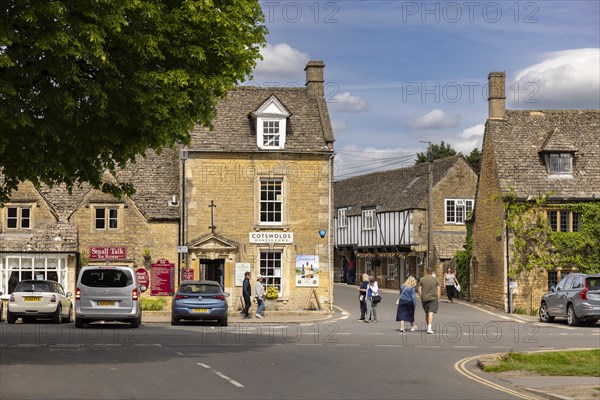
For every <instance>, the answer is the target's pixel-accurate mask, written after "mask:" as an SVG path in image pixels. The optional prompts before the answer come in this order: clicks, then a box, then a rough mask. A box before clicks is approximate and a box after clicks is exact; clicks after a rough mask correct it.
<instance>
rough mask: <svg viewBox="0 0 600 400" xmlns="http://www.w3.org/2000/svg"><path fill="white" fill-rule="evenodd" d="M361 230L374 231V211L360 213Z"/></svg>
mask: <svg viewBox="0 0 600 400" xmlns="http://www.w3.org/2000/svg"><path fill="white" fill-rule="evenodd" d="M362 229H363V230H365V231H366V230H372V229H375V210H363V211H362Z"/></svg>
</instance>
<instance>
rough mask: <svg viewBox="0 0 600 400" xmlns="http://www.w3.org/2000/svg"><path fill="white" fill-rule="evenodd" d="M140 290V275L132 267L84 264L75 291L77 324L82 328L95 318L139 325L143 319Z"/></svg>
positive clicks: (96, 319) (133, 325) (132, 325)
mask: <svg viewBox="0 0 600 400" xmlns="http://www.w3.org/2000/svg"><path fill="white" fill-rule="evenodd" d="M141 289H142V290H141V291H144V290H145V288H141ZM140 293H141V292H140V288H139V287H138V281H137V276H136V274H135V272H134V271H133V269H132V268H130V267H127V266H100V267H83V268H82V269H81V271H80V272H79V277H78V278H77V287H76V290H75V326H76V327H77V328H83V324H84V323H85V322H92V321H124V322H129V323H131V327H132V328H138V327H139V326H140V323H141V322H142V308H141V305H140V301H139V298H140Z"/></svg>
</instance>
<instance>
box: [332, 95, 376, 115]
mask: <svg viewBox="0 0 600 400" xmlns="http://www.w3.org/2000/svg"><path fill="white" fill-rule="evenodd" d="M329 104H330V105H331V106H330V108H331V111H333V112H340V113H359V112H363V111H367V110H369V109H370V106H369V104H368V103H367V102H366V101H365V100H364V99H362V98H360V97H359V96H354V95H351V94H350V92H344V93H340V94H339V95H337V96H335V98H333V99H331V100H330V103H329Z"/></svg>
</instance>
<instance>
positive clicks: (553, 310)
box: [546, 276, 567, 316]
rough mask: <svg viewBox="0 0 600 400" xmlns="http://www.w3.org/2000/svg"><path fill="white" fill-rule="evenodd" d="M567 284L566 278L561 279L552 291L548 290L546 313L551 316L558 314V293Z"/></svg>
mask: <svg viewBox="0 0 600 400" xmlns="http://www.w3.org/2000/svg"><path fill="white" fill-rule="evenodd" d="M566 283H567V276H565V277H564V278H562V279H561V280H560V282H558V284H557V285H556V286H555V287H554V290H552V289H551V290H550V292H548V295H547V296H546V306H547V308H548V313H550V315H552V316H556V314H557V313H558V293H559V292H560V290H561V289H562V288H563V287H565V284H566Z"/></svg>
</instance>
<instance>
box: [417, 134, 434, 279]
mask: <svg viewBox="0 0 600 400" xmlns="http://www.w3.org/2000/svg"><path fill="white" fill-rule="evenodd" d="M419 142H421V143H427V144H428V147H427V163H428V164H429V166H428V169H427V179H428V181H429V188H428V190H427V192H428V196H427V267H429V268H433V172H432V166H433V152H432V149H431V142H429V141H422V140H419Z"/></svg>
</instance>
